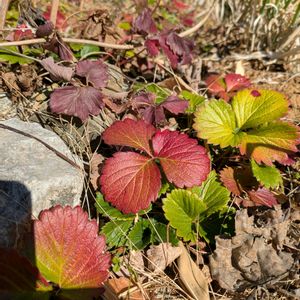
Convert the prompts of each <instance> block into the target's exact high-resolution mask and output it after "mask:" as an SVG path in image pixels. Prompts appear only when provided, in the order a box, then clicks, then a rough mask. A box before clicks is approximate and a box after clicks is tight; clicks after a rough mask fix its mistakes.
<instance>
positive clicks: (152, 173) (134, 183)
mask: <svg viewBox="0 0 300 300" xmlns="http://www.w3.org/2000/svg"><path fill="white" fill-rule="evenodd" d="M100 184H101V191H102V193H103V194H104V195H105V199H106V200H107V201H109V202H110V203H112V204H113V205H114V206H116V207H117V208H118V209H119V210H121V211H122V212H123V213H136V212H138V211H139V210H141V209H146V208H147V207H148V206H149V205H150V203H151V202H153V201H155V200H156V198H157V196H158V192H159V190H160V187H161V178H160V172H159V168H158V166H157V165H156V163H155V162H154V160H153V159H152V158H150V157H147V156H143V155H140V154H138V153H135V152H118V153H116V154H115V155H114V156H113V157H112V158H109V159H107V160H106V162H105V165H104V168H103V170H102V175H101V178H100Z"/></svg>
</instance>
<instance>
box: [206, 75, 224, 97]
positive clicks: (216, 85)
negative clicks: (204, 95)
mask: <svg viewBox="0 0 300 300" xmlns="http://www.w3.org/2000/svg"><path fill="white" fill-rule="evenodd" d="M205 83H206V85H207V89H208V91H209V92H210V93H211V94H212V95H215V96H218V97H220V98H222V99H224V100H225V101H228V100H229V97H228V95H227V93H226V84H225V81H224V79H223V78H222V77H221V75H218V74H212V75H210V76H208V77H207V78H206V80H205Z"/></svg>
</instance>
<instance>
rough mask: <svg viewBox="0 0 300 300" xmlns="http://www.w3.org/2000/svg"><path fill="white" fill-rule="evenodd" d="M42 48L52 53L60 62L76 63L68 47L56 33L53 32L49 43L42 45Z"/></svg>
mask: <svg viewBox="0 0 300 300" xmlns="http://www.w3.org/2000/svg"><path fill="white" fill-rule="evenodd" d="M43 48H45V49H47V50H49V51H52V52H54V53H55V54H57V55H58V56H59V57H60V58H61V59H62V60H66V61H76V58H75V57H74V55H73V52H72V51H71V49H70V47H69V46H68V45H67V44H66V43H65V42H64V41H63V40H62V38H61V37H60V35H59V34H58V32H55V33H54V34H53V36H52V37H51V39H50V40H49V42H47V43H44V44H43Z"/></svg>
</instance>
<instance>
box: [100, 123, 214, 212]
mask: <svg viewBox="0 0 300 300" xmlns="http://www.w3.org/2000/svg"><path fill="white" fill-rule="evenodd" d="M103 140H104V141H105V143H106V144H109V145H121V146H127V147H133V148H135V149H137V150H140V151H142V153H143V154H140V153H136V152H133V151H126V152H117V153H115V154H114V155H113V157H111V158H108V159H107V160H106V162H105V164H104V167H103V170H102V174H101V177H100V184H101V191H102V193H103V195H104V197H105V199H106V200H107V201H108V202H110V203H111V204H113V205H114V206H115V207H117V208H118V209H119V210H121V211H122V212H123V213H136V212H138V211H139V210H141V209H146V208H147V207H148V206H149V205H150V203H151V202H153V201H156V200H157V196H158V192H159V190H160V188H161V172H160V169H159V165H160V166H161V168H162V171H163V174H164V175H165V176H166V178H167V179H168V181H169V182H171V183H173V184H174V185H175V186H177V187H180V188H183V187H192V186H194V185H199V184H201V182H202V181H204V180H205V179H206V177H207V175H208V173H209V170H210V161H209V158H208V156H207V153H206V150H205V148H203V147H202V146H199V145H198V143H197V140H195V139H191V138H189V137H188V136H187V135H186V134H180V133H179V132H176V131H175V132H174V131H173V132H172V131H169V130H165V131H161V130H156V129H155V128H154V127H153V126H152V125H150V124H147V123H145V122H144V121H133V120H131V119H126V120H124V121H117V122H115V123H114V124H113V125H112V126H110V127H109V128H108V129H106V130H105V132H104V133H103ZM150 141H151V142H152V143H151V144H150ZM158 163H159V165H158Z"/></svg>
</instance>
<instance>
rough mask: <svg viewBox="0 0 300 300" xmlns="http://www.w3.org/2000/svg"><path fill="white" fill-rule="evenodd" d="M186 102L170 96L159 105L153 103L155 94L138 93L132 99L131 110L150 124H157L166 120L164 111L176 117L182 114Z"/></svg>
mask: <svg viewBox="0 0 300 300" xmlns="http://www.w3.org/2000/svg"><path fill="white" fill-rule="evenodd" d="M188 105H189V103H188V101H185V100H182V99H180V98H178V97H177V96H176V95H171V96H169V97H167V98H166V100H165V101H163V102H162V103H160V104H157V103H155V94H153V93H145V92H143V93H140V94H139V95H138V96H135V97H134V98H133V99H132V106H133V108H135V109H137V111H138V112H139V114H140V115H141V117H142V118H143V119H144V120H145V121H146V122H147V123H150V124H153V123H155V124H159V123H162V122H164V121H165V120H166V116H165V112H164V109H166V110H168V111H170V112H171V113H173V114H175V115H178V114H180V113H184V112H185V110H186V109H187V107H188Z"/></svg>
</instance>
